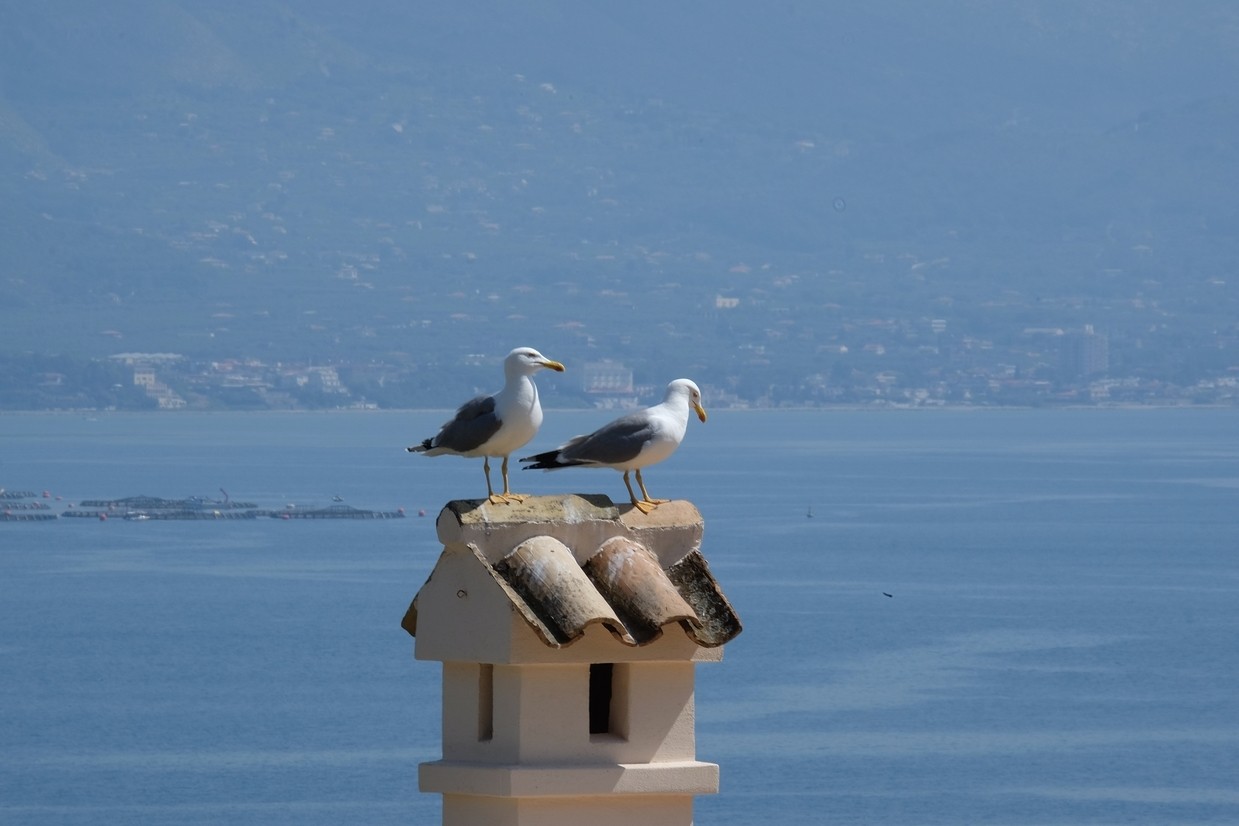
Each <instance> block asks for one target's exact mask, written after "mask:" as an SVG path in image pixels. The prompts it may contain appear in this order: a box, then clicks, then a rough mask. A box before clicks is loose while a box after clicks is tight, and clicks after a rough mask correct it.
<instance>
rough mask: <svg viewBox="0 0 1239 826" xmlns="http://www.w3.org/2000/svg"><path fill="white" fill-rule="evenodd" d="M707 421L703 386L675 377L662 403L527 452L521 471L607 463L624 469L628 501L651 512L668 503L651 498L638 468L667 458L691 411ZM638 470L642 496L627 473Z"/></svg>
mask: <svg viewBox="0 0 1239 826" xmlns="http://www.w3.org/2000/svg"><path fill="white" fill-rule="evenodd" d="M690 410H692V411H695V412H696V413H697V418H699V419H701V421H703V422H704V421H705V420H706V411H705V408H704V407H702V406H701V390H700V389H698V387H697V385H696V384H694V383H693V382H691V381H689V380H688V379H676V380H675V381H673V382H671V384H669V385H667V395H666V396H664V397H663V400H662V404H656V405H654V406H653V407H647V408H646V409H644V410H637V411H634V412H632V413H629V414H627V415H625V416H621V417H620V418H618V419H616V420H615V421H613V422H611V423H610V424H605V425H603V426H602V427H600V428H598V429H597V430H595V431H594V432H593V433H590V434H588V435H585V436H575V437H573V438H571V439H569V440H568V441H567V442H565V443H564V444H563V445H560V446H559V447H558V448H556V449H555V450H548V451H547V452H545V453H538V454H536V455H534V456H526V457H525V458H524V459H521V460H520V461H521V462H529V463H530V464H528V465H525V467H524V469H525V470H557V469H559V468H565V467H609V468H614V469H615V470H620V471H623V472H624V486H625V487H627V488H628V496H629V498H630V499H632V506H633V507H634V508H636V509H637V510H639V511H641V512H642V513H649V512H650V511H652V510H654V508H656V507H658V505H660V504H662V503H663V502H666V501H668V500H666V499H652V498H650V494H649V493H648V492H647V491H646V489H645V480H643V479H642V478H641V469H642V468H645V467H649V466H650V465H652V464H656V463H658V462H661V461H662V460H663V459H666V458H667V457H668V456H670V455H671V454H672V453H674V452H675V449H676V448H677V447H679V446H680V442H681V441H683V440H684V433H685V431H686V430H688V414H689V411H690ZM634 470H635V471H636V475H637V485H638V487H640V488H641V499H637V495H636V494H635V493H633V490H632V483H631V482H629V481H628V474H629V473H631V472H632V471H634Z"/></svg>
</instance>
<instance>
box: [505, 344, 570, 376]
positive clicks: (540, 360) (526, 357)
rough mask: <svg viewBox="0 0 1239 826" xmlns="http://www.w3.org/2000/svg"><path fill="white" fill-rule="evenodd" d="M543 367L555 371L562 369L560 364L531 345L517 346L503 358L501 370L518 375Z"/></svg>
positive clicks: (531, 372) (528, 373)
mask: <svg viewBox="0 0 1239 826" xmlns="http://www.w3.org/2000/svg"><path fill="white" fill-rule="evenodd" d="M543 367H545V368H547V369H548V370H554V371H555V372H556V373H562V372H563V371H564V366H563V365H562V364H560V363H559V362H557V361H552V360H551V359H548V358H547V357H546V356H544V355H542V354H541V353H539V352H538V351H537V350H535V349H533V348H532V347H517V348H516V349H515V350H513V351H512V352H510V353H508V356H507V358H505V359H504V360H503V371H504V372H505V373H511V374H515V375H518V376H520V375H524V376H530V375H533V374H534V373H536V372H538V371H539V370H541V369H542V368H543Z"/></svg>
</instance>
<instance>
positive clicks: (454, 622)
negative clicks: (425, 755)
mask: <svg viewBox="0 0 1239 826" xmlns="http://www.w3.org/2000/svg"><path fill="white" fill-rule="evenodd" d="M437 527H438V534H439V539H440V541H441V542H442V543H443V553H442V554H441V555H440V557H439V560H438V562H437V563H436V565H435V568H434V570H433V571H432V572H431V574H430V577H429V579H427V580H426V584H425V585H423V586H422V588H421V590H420V591H419V592H418V594H417V596H416V598H415V599H414V600H413V604H412V605H410V606H409V610H408V612H407V613H406V615H405V617H404V621H403V622H402V623H401V625H402V626H403V627H404V628H405V630H407V631H408V632H409V633H410V634H411V635H413V636H414V637H415V638H416V643H415V655H416V657H417V658H418V659H420V660H438V661H440V662H442V663H443V706H442V714H443V757H442V759H440V760H436V761H433V762H429V763H423V764H422V765H421V767H420V775H419V780H420V787H421V790H422V791H423V792H434V793H439V794H442V795H443V824H444V826H533V824H537V826H582V824H585V825H586V826H632V824H634V823H639V824H641V826H691V824H692V822H693V798H694V796H695V795H699V794H713V793H716V792H717V791H718V777H719V774H718V766H717V765H716V764H714V763H706V762H702V761H699V760H698V759H697V754H696V733H695V728H694V712H695V705H694V704H695V696H694V676H695V671H694V669H695V668H696V665H697V663H701V662H719V661H720V660H722V657H723V648H722V646H723V645H724V644H725V643H726V642H728V641H730V640H731V639H733V638H734V637H735V636H736V635H737V634H739V633H740V631H741V626H740V621H739V619H738V618H737V617H736V615H735V612H734V611H733V610H732V608H731V605H730V604H729V603H728V602H727V599H726V597H724V596H723V593H722V591H721V590H720V588H719V586H718V583H717V582H716V581H715V580H714V577H713V576H712V575H711V574H710V570H709V566H708V565H707V564H706V560H705V558H704V557H703V556H702V554H701V538H702V534H703V530H704V526H703V523H702V519H701V515H700V514H699V513H698V512H697V509H696V508H695V507H693V505H692V504H691V503H689V502H684V501H676V502H669V503H666V504H663V505H660V506H659V507H658V508H657V509H656V510H654V511H653V512H652V513H650V514H648V515H646V514H642V513H641V512H640V511H638V510H636V509H633V508H629V507H627V506H626V505H625V507H624V508H623V509H621V508H619V507H617V506H615V505H614V504H613V503H612V502H611V500H610V499H608V498H607V497H605V496H589V495H568V496H541V497H530V498H529V499H527V500H526V501H524V502H523V503H519V504H511V505H499V506H495V505H491V504H489V503H487V502H486V501H485V500H468V501H454V502H450V503H448V505H447V506H446V507H445V508H444V509H443V511H442V513H440V514H439V519H438V526H437Z"/></svg>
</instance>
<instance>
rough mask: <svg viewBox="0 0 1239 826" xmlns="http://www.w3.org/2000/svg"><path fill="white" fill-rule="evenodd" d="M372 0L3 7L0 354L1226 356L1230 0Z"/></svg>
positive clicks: (658, 360)
mask: <svg viewBox="0 0 1239 826" xmlns="http://www.w3.org/2000/svg"><path fill="white" fill-rule="evenodd" d="M362 5H363V6H364V8H363V9H360V10H356V9H353V8H351V7H350V8H346V7H345V6H342V5H340V4H337V3H328V2H299V3H295V4H287V3H283V2H275V1H274V0H254V2H248V3H205V2H188V0H182V1H181V2H176V1H175V0H174V1H173V2H163V0H126V2H118V3H108V4H81V3H71V2H48V3H40V4H19V3H12V4H7V5H5V6H4V7H3V8H0V194H2V195H3V198H0V289H3V291H4V296H5V300H4V301H3V302H0V352H10V353H21V352H33V353H40V354H45V355H56V354H68V355H72V356H75V357H90V356H105V355H108V354H110V353H114V352H118V351H122V350H125V351H135V350H136V351H143V350H148V351H171V352H179V353H184V354H186V355H188V356H191V357H198V358H230V357H239V356H252V357H257V358H262V359H267V360H279V359H350V360H354V361H365V360H379V361H389V362H395V363H408V362H421V361H427V360H432V361H441V362H451V361H453V360H458V359H460V358H463V357H464V356H465V355H466V354H468V353H473V352H477V351H479V350H480V351H483V352H486V353H490V354H494V353H497V352H502V351H505V350H506V349H507V348H508V347H510V346H512V345H514V344H517V343H528V344H534V345H537V346H539V347H541V348H543V349H544V350H546V351H547V352H550V353H555V354H556V355H557V356H558V355H560V354H563V353H571V354H581V355H579V356H576V357H577V358H589V357H595V356H608V357H613V358H618V359H623V360H626V361H627V362H629V363H632V364H634V365H635V366H637V368H638V370H639V371H640V372H641V376H640V378H641V379H642V380H653V379H656V378H659V377H661V376H662V375H663V374H664V373H665V372H666V370H667V369H669V367H670V366H669V365H667V364H666V361H667V359H668V358H671V359H672V360H673V361H674V362H675V365H676V367H677V370H676V372H677V373H678V372H680V371H684V372H687V371H688V370H693V371H696V372H698V373H702V372H708V373H710V374H711V375H712V376H713V377H714V379H715V380H716V381H719V382H721V381H722V380H723V378H724V377H726V376H728V375H732V376H734V375H736V371H739V370H742V369H750V368H752V366H753V363H756V364H757V365H758V367H760V368H761V369H763V370H771V371H774V372H775V373H777V374H778V375H779V376H780V377H785V378H786V379H787V380H789V381H795V380H797V377H801V376H804V375H807V374H810V373H828V372H830V370H831V369H832V368H833V367H834V365H835V363H836V362H838V360H839V359H838V357H837V356H832V355H829V353H831V352H836V353H837V351H838V348H837V347H834V349H833V350H831V349H829V348H826V347H825V346H824V345H827V344H831V345H832V346H833V343H834V342H837V341H840V340H845V339H848V334H847V331H848V330H851V329H855V328H857V327H860V328H861V329H863V325H864V324H865V323H866V322H867V321H868V320H896V321H898V323H899V324H901V325H905V326H908V327H909V328H917V329H920V328H924V329H926V330H927V329H928V319H930V318H941V319H945V320H947V321H948V322H949V325H950V326H949V328H948V329H949V330H950V334H951V335H952V336H959V337H961V338H963V337H968V336H974V337H984V338H987V339H990V340H993V341H995V342H997V343H998V345H999V346H1012V347H1017V346H1018V344H1017V343H1014V339H1015V338H1016V337H1017V336H1018V331H1020V330H1022V329H1024V328H1027V327H1051V326H1059V327H1079V326H1081V325H1083V324H1097V325H1099V326H1101V327H1104V328H1105V329H1106V330H1107V331H1108V332H1109V333H1110V334H1111V340H1112V346H1113V347H1114V349H1115V351H1116V354H1118V355H1120V356H1122V357H1123V358H1125V359H1126V362H1125V363H1126V364H1128V365H1141V366H1142V368H1141V369H1146V370H1156V371H1161V372H1163V373H1166V372H1170V371H1174V370H1181V369H1184V365H1185V364H1187V363H1188V362H1191V361H1192V360H1193V358H1194V357H1193V356H1191V355H1190V354H1191V353H1193V352H1199V351H1208V352H1211V353H1217V352H1219V350H1220V351H1221V352H1222V353H1224V355H1223V356H1222V357H1220V359H1213V358H1212V357H1211V360H1210V368H1209V369H1215V368H1216V369H1222V370H1224V369H1225V368H1226V366H1227V365H1229V364H1235V365H1239V357H1234V358H1232V356H1233V351H1232V350H1231V349H1230V348H1232V347H1233V346H1234V340H1235V339H1236V338H1237V336H1236V328H1235V324H1236V321H1235V320H1236V319H1239V283H1237V281H1239V279H1236V277H1235V276H1234V273H1233V270H1234V266H1235V262H1236V260H1239V202H1237V201H1236V199H1235V198H1234V196H1233V182H1234V181H1236V180H1239V153H1237V151H1236V143H1235V140H1236V138H1235V136H1236V135H1239V95H1237V94H1236V93H1235V92H1234V91H1233V89H1232V88H1231V87H1232V85H1233V78H1234V77H1237V76H1239V71H1237V69H1239V11H1235V10H1234V9H1233V7H1232V6H1231V5H1230V4H1228V3H1224V2H1216V3H1209V2H1201V3H1195V4H1191V5H1190V6H1185V7H1173V8H1172V7H1170V6H1166V5H1164V4H1161V3H1156V2H1151V0H1150V1H1149V2H1134V3H1133V2H1118V0H1114V2H1098V3H1090V4H1088V5H1087V6H1084V7H1081V8H1075V6H1074V4H1058V3H1050V2H1036V1H1034V2H1026V3H1020V4H1005V3H985V2H967V1H966V0H957V1H956V2H946V3H935V4H921V3H916V2H911V0H901V1H900V2H896V1H895V0H887V2H878V3H869V4H863V6H857V7H856V8H852V9H838V8H832V7H830V6H831V5H833V4H818V3H809V2H804V3H799V2H788V3H782V4H778V5H776V6H766V5H763V4H751V3H740V2H723V3H718V2H711V3H707V2H689V3H676V4H659V3H653V2H636V3H625V4H612V5H609V6H604V7H601V8H599V7H594V6H592V5H589V4H572V3H556V2H549V0H535V2H531V3H523V4H501V3H490V2H463V3H453V4H448V5H441V6H437V7H435V9H434V10H432V11H430V12H426V11H423V10H418V9H417V8H416V7H415V6H412V7H411V6H409V4H404V3H396V2H372V3H365V4H362ZM719 296H726V297H735V298H738V299H740V302H739V304H738V306H737V307H736V308H735V311H734V312H729V311H720V310H719V309H718V307H717V306H716V303H717V302H716V299H717V298H718V297H719ZM918 325H919V326H918ZM856 341H857V342H860V343H863V340H861V339H859V338H857V339H856ZM668 345H671V346H670V349H668ZM908 346H909V348H910V352H912V353H915V351H916V347H917V346H918V345H916V344H909V345H908ZM852 349H853V350H855V349H857V347H856V346H853V348H852ZM668 353H670V354H671V355H670V356H668ZM754 353H757V354H759V357H755V356H754ZM1167 353H1172V354H1174V353H1177V354H1179V355H1177V356H1175V355H1169V356H1168V355H1167ZM1152 354H1157V355H1156V356H1153V355H1152ZM909 357H911V356H909ZM755 358H756V359H757V360H756V362H754V359H755ZM1011 358H1014V357H1011ZM1215 362H1216V363H1215ZM746 364H747V365H749V368H745V365H746ZM647 374H650V375H647Z"/></svg>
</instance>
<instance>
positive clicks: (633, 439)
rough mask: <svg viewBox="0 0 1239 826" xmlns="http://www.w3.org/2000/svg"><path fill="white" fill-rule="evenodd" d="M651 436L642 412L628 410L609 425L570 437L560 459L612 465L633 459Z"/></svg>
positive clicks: (560, 453)
mask: <svg viewBox="0 0 1239 826" xmlns="http://www.w3.org/2000/svg"><path fill="white" fill-rule="evenodd" d="M653 436H654V428H653V426H652V425H651V423H650V419H649V417H648V416H646V415H645V411H641V412H639V413H629V414H628V415H627V416H621V417H620V418H618V419H616V420H615V421H613V422H611V423H610V424H605V425H603V426H602V427H600V428H598V429H597V430H595V431H594V432H593V433H590V434H589V435H588V436H577V437H576V438H575V439H572V440H570V441H569V442H568V443H567V444H566V445H564V446H563V448H562V449H561V450H560V451H559V456H560V459H561V461H564V462H581V463H587V464H600V465H615V464H621V463H623V462H627V461H630V460H632V459H634V458H635V457H636V456H637V454H639V453H640V452H641V448H642V447H643V446H644V445H645V443H646V442H648V441H649V440H650V439H651V438H653Z"/></svg>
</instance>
